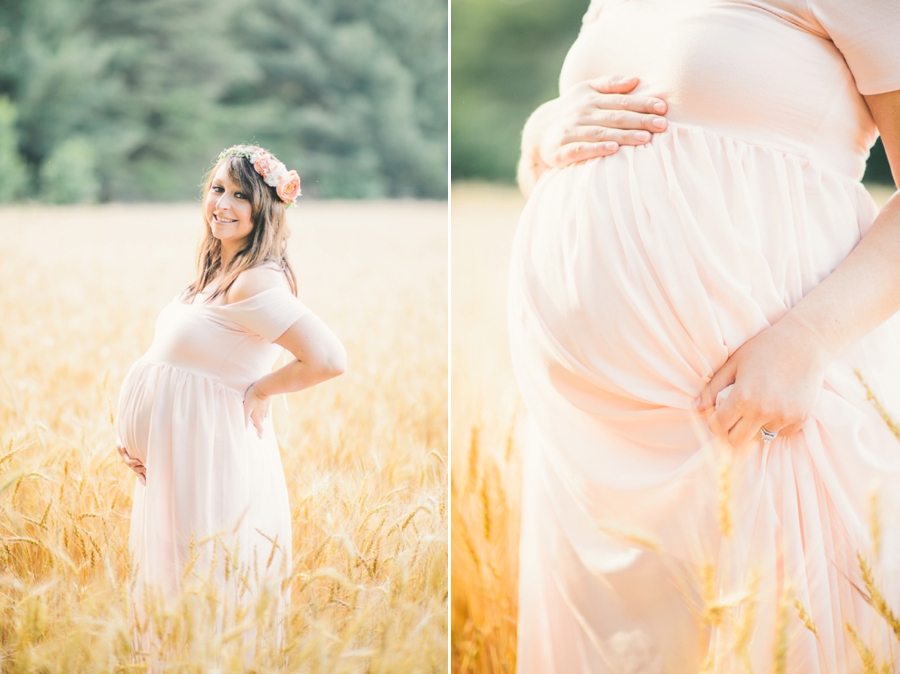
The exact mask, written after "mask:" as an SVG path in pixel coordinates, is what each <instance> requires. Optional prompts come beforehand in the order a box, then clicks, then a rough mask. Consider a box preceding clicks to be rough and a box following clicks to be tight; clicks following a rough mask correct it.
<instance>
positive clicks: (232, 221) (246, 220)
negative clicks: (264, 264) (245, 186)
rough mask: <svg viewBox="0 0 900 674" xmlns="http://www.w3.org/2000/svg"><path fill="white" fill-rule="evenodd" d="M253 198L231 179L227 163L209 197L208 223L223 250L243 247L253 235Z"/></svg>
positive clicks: (215, 180)
mask: <svg viewBox="0 0 900 674" xmlns="http://www.w3.org/2000/svg"><path fill="white" fill-rule="evenodd" d="M251 210H252V209H251V206H250V200H249V195H248V194H246V193H245V192H243V191H242V190H241V188H240V186H239V185H238V184H237V183H235V182H234V181H233V180H232V179H231V176H229V175H228V165H227V163H225V162H223V163H222V164H221V165H220V166H219V168H218V169H216V173H215V175H214V176H213V179H212V184H211V185H210V187H209V192H207V193H206V219H207V221H208V222H209V228H210V231H211V232H212V235H213V236H214V237H216V238H217V239H218V240H219V241H221V242H222V245H223V246H227V247H230V248H232V249H237V248H241V247H243V244H244V243H245V242H246V241H247V237H248V236H250V232H252V231H253V221H252V220H251V219H250V212H251Z"/></svg>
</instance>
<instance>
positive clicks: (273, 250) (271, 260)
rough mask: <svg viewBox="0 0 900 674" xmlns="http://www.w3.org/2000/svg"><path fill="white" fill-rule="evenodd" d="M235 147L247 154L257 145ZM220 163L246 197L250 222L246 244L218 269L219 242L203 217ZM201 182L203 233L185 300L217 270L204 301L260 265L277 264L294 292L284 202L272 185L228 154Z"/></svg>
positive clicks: (190, 299) (244, 160)
mask: <svg viewBox="0 0 900 674" xmlns="http://www.w3.org/2000/svg"><path fill="white" fill-rule="evenodd" d="M235 149H237V150H241V151H246V152H247V153H248V154H249V153H251V152H253V151H255V150H260V149H261V148H259V147H257V146H256V145H238V146H236V148H235ZM223 164H225V165H227V166H228V176H229V177H230V178H231V179H232V180H233V181H234V182H235V183H236V184H237V185H239V186H240V189H241V190H242V191H243V192H244V193H245V194H246V195H247V196H248V199H249V201H250V209H251V210H250V221H251V222H252V223H253V230H252V231H251V232H250V236H249V237H248V241H247V245H246V246H244V248H243V249H241V250H240V251H238V252H237V254H236V255H235V256H234V259H232V260H231V263H230V264H229V265H228V267H227V268H226V269H222V242H221V241H219V240H218V239H217V238H216V237H214V236H213V235H212V229H211V228H210V225H209V220H208V219H207V217H206V198H207V195H208V193H209V190H210V188H211V187H212V181H213V177H214V176H215V175H216V171H218V170H219V167H220V166H222V165H223ZM204 184H205V187H204V188H203V222H204V223H205V224H206V236H205V237H204V238H203V240H202V241H201V242H200V250H199V251H198V254H197V278H196V279H195V280H194V282H193V283H191V285H189V286H188V287H187V290H185V291H184V298H185V300H187V301H188V302H193V301H194V298H195V297H196V296H197V295H198V294H199V293H200V292H202V291H203V289H204V288H206V286H207V285H209V283H210V281H212V279H213V278H214V277H215V276H216V275H217V274H219V273H220V272H221V273H222V275H223V276H222V281H221V282H220V283H219V286H218V287H217V288H216V290H215V292H214V293H213V294H212V295H210V296H209V297H208V298H207V300H206V301H207V302H211V301H213V300H214V299H215V298H216V297H219V296H220V295H224V294H225V293H227V292H228V289H229V288H231V286H232V284H234V282H235V280H236V279H237V277H238V276H239V275H240V273H241V272H243V271H246V270H247V269H252V268H253V267H258V266H261V265H264V264H274V265H276V266H277V267H279V268H280V269H281V271H283V272H284V275H285V277H287V280H288V285H290V288H291V292H292V293H294V295H296V294H297V277H296V276H294V270H293V269H292V268H291V264H290V262H289V261H288V258H287V239H288V236H290V231H289V229H288V224H287V217H286V214H285V208H286V204H285V203H284V202H283V201H282V200H281V199H280V198H279V197H278V193H277V192H276V191H275V188H274V187H272V186H270V185H267V184H266V182H265V181H264V180H263V177H262V176H261V175H260V174H259V173H257V171H256V169H255V168H253V164H251V163H250V160H249V159H247V158H245V157H242V156H230V157H225V158H223V159H220V160H219V161H217V162H216V164H215V165H214V166H213V167H212V168H211V169H210V171H209V173H208V174H207V175H206V177H205V178H204Z"/></svg>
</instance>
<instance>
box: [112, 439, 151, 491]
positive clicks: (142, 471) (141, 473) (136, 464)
mask: <svg viewBox="0 0 900 674" xmlns="http://www.w3.org/2000/svg"><path fill="white" fill-rule="evenodd" d="M116 450H117V451H118V452H119V454H120V455H121V456H122V460H123V461H124V462H125V465H126V466H128V467H129V468H130V469H131V470H133V471H134V472H135V473H137V476H138V479H139V480H140V481H141V484H142V485H144V486H146V485H147V469H146V468H145V467H144V464H143V463H141V461H140V459H136V458H134V457H133V456H131V454H129V453H128V450H127V449H126V448H125V447H124V446H123V445H116Z"/></svg>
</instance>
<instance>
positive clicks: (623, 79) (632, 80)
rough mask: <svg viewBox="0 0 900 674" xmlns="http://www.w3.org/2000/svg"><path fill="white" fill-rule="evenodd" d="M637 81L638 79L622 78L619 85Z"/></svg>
mask: <svg viewBox="0 0 900 674" xmlns="http://www.w3.org/2000/svg"><path fill="white" fill-rule="evenodd" d="M636 79H637V78H636V77H620V78H619V83H620V84H625V83H626V82H634V81H635V80H636Z"/></svg>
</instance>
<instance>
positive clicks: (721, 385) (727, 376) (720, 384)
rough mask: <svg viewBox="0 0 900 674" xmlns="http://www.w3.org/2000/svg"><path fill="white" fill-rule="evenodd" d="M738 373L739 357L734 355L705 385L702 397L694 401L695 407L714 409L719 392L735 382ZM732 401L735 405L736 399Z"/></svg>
mask: <svg viewBox="0 0 900 674" xmlns="http://www.w3.org/2000/svg"><path fill="white" fill-rule="evenodd" d="M736 374H737V359H735V358H734V357H732V358H729V359H728V360H726V361H725V364H724V365H723V366H722V367H720V368H719V369H718V370H717V371H716V373H715V374H714V375H713V376H712V378H710V380H709V382H707V384H706V386H704V387H703V390H702V391H701V392H700V397H699V398H697V400H696V401H695V403H694V409H696V410H697V411H698V412H706V411H707V410H711V409H713V408H714V407H715V406H716V398H718V397H719V394H720V393H721V392H722V391H724V390H725V389H726V388H728V387H729V386H731V385H732V384H734V381H735V376H736ZM729 400H730V398H729ZM730 402H731V405H733V404H734V402H735V401H733V400H730ZM725 404H726V405H727V404H728V403H727V402H726V403H725ZM729 428H730V426H729ZM710 430H712V429H710ZM726 430H727V429H726Z"/></svg>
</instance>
